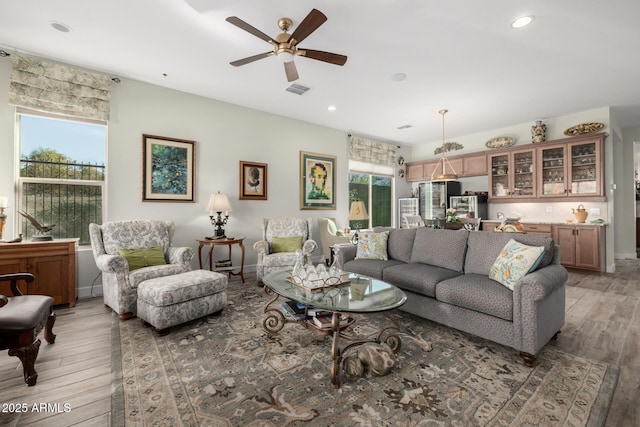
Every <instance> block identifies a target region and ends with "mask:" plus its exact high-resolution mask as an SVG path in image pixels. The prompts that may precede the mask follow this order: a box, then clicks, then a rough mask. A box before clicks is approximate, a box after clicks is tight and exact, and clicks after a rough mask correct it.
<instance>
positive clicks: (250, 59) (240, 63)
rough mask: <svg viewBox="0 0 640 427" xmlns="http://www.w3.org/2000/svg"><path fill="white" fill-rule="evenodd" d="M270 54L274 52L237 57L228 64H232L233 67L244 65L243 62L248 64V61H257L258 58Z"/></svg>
mask: <svg viewBox="0 0 640 427" xmlns="http://www.w3.org/2000/svg"><path fill="white" fill-rule="evenodd" d="M272 55H275V53H274V52H273V51H271V52H265V53H260V54H258V55H253V56H249V57H247V58H243V59H238V60H237V61H233V62H230V64H231V65H233V66H234V67H239V66H241V65H245V64H248V63H250V62H254V61H257V60H258V59H262V58H266V57H268V56H272Z"/></svg>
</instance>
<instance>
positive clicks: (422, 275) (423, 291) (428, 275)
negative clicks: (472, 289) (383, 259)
mask: <svg viewBox="0 0 640 427" xmlns="http://www.w3.org/2000/svg"><path fill="white" fill-rule="evenodd" d="M459 275H460V273H458V272H456V271H453V270H448V269H446V268H442V267H434V266H432V265H427V264H420V263H413V264H401V265H395V266H391V267H387V268H385V269H384V271H383V272H382V280H384V281H385V282H389V283H393V284H394V285H395V286H397V287H399V288H401V289H406V290H408V291H411V292H415V293H417V294H420V295H426V296H428V297H431V298H435V296H436V284H437V283H438V282H441V281H443V280H446V279H450V278H452V277H456V276H459Z"/></svg>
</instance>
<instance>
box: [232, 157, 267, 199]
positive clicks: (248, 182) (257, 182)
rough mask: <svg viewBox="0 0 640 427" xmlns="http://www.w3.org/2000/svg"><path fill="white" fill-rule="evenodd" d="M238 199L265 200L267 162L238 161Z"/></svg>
mask: <svg viewBox="0 0 640 427" xmlns="http://www.w3.org/2000/svg"><path fill="white" fill-rule="evenodd" d="M239 194H240V200H267V164H266V163H255V162H244V161H242V160H241V161H240V191H239Z"/></svg>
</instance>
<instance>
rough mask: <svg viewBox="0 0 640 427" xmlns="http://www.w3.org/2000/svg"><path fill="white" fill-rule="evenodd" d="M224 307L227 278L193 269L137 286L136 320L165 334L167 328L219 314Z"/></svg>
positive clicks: (167, 331)
mask: <svg viewBox="0 0 640 427" xmlns="http://www.w3.org/2000/svg"><path fill="white" fill-rule="evenodd" d="M226 305H227V276H226V275H224V274H221V273H217V272H214V271H208V270H193V271H188V272H186V273H181V274H175V275H172V276H165V277H157V278H154V279H149V280H145V281H144V282H142V283H140V284H139V285H138V317H139V318H140V319H141V320H142V321H143V323H145V324H151V325H152V326H153V327H155V328H156V331H157V332H158V335H160V336H162V335H166V334H168V333H169V328H170V327H172V326H175V325H179V324H181V323H185V322H188V321H190V320H194V319H197V318H199V317H203V316H207V315H209V314H213V313H219V312H221V311H222V309H223V308H224V307H225V306H226Z"/></svg>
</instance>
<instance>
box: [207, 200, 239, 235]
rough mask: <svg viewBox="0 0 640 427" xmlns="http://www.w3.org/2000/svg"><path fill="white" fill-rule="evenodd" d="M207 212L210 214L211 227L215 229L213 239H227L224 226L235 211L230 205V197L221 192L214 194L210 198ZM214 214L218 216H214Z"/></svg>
mask: <svg viewBox="0 0 640 427" xmlns="http://www.w3.org/2000/svg"><path fill="white" fill-rule="evenodd" d="M206 211H207V212H209V219H210V220H211V225H213V226H214V227H215V234H214V236H213V238H215V239H221V238H223V237H225V234H224V226H225V224H226V223H227V220H228V219H229V212H232V211H233V209H232V208H231V203H229V196H227V195H226V194H225V193H220V192H219V191H218V192H217V193H216V194H212V195H211V196H210V197H209V204H208V205H207V209H206ZM214 212H215V213H216V214H217V215H214ZM222 212H224V218H223V217H222Z"/></svg>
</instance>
